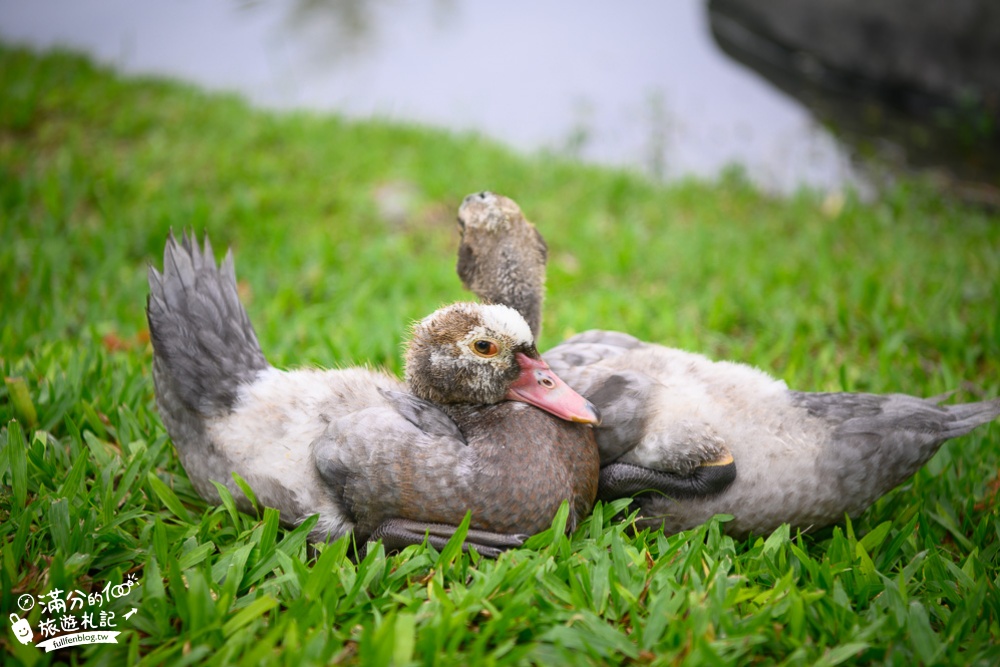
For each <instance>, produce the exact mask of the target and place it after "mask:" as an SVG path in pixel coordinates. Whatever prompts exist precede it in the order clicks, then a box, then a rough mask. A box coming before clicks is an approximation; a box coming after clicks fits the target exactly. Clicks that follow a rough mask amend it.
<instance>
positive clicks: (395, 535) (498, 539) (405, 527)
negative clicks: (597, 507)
mask: <svg viewBox="0 0 1000 667" xmlns="http://www.w3.org/2000/svg"><path fill="white" fill-rule="evenodd" d="M456 530H458V526H452V525H449V524H443V523H424V522H421V521H412V520H409V519H388V520H386V521H384V522H382V524H381V525H380V526H379V527H378V528H376V529H375V530H374V531H372V534H371V535H370V536H369V538H368V543H371V542H374V541H376V540H382V545H383V546H384V547H385V548H386V551H398V550H400V549H403V548H404V547H408V546H410V545H411V544H423V543H424V540H425V539H426V540H427V543H428V544H430V545H431V546H433V547H434V548H435V549H437V550H438V551H440V550H441V549H443V548H444V546H445V545H446V544H447V543H448V540H449V539H451V537H452V535H454V534H455V531H456ZM528 537H529V536H528V535H520V534H516V535H507V534H504V533H494V532H492V531H488V530H479V529H476V528H470V529H469V532H468V533H467V534H466V536H465V541H464V542H463V543H462V550H463V551H468V550H469V548H470V547H475V549H476V551H478V552H479V554H480V555H481V556H486V557H487V558H496V557H497V556H499V555H500V554H501V553H503V552H504V551H506V550H507V549H511V548H513V547H519V546H521V545H522V544H524V541H525V540H526V539H528ZM368 543H366V544H365V545H364V546H363V547H362V549H363V550H367V546H368ZM362 553H363V552H362ZM362 557H363V555H362Z"/></svg>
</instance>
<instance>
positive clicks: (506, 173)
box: [0, 48, 1000, 665]
mask: <svg viewBox="0 0 1000 667" xmlns="http://www.w3.org/2000/svg"><path fill="white" fill-rule="evenodd" d="M401 184H402V185H401ZM481 189H492V190H495V191H498V192H502V193H504V194H508V195H510V196H512V197H514V198H515V199H516V200H518V201H519V203H520V204H521V205H522V207H523V209H524V210H525V211H526V213H527V215H528V216H529V218H531V219H532V220H534V221H535V222H536V223H537V224H538V225H539V227H540V229H541V230H542V232H543V233H544V234H545V236H546V237H547V239H548V242H549V246H550V249H551V257H552V260H551V262H550V271H549V276H550V277H549V298H548V302H547V308H546V313H545V321H544V324H545V329H544V332H543V336H542V341H541V343H542V344H541V348H542V349H545V348H547V347H550V346H552V345H554V344H555V343H557V342H558V341H560V340H562V339H563V338H564V337H565V336H566V335H568V334H570V333H573V332H576V331H582V330H585V329H588V328H594V327H605V328H617V329H623V330H627V331H629V332H631V333H633V334H635V335H638V336H640V337H641V338H644V339H648V340H653V341H659V342H663V343H667V344H671V345H676V346H678V347H683V348H686V349H690V350H695V351H700V352H704V353H706V354H708V355H710V356H712V357H715V358H729V359H736V360H742V361H746V362H750V363H753V364H756V365H758V366H760V367H762V368H764V369H765V370H767V371H769V372H772V373H774V374H776V375H777V376H779V377H781V378H783V379H785V380H786V381H787V382H788V383H789V384H790V385H791V386H793V387H796V388H801V389H814V390H841V389H850V390H868V391H878V392H889V391H903V392H907V393H914V394H926V395H930V394H937V393H941V392H944V391H946V390H950V389H957V390H958V391H957V394H956V399H958V400H972V399H975V398H980V397H989V396H997V395H1000V301H998V299H1000V216H998V215H996V214H991V213H988V212H983V211H977V210H970V209H967V208H960V207H958V206H955V205H952V204H950V203H948V202H946V201H942V200H939V199H937V198H935V197H934V196H932V195H929V194H927V193H926V192H925V189H924V188H922V187H921V185H920V184H919V183H915V184H912V183H911V184H902V185H900V186H898V187H897V188H895V189H894V190H893V191H891V192H888V193H886V194H885V195H884V196H882V197H881V198H880V199H879V200H878V201H876V202H873V203H862V202H859V201H858V200H857V198H856V197H854V196H853V195H851V194H850V193H848V194H847V195H846V197H845V198H844V200H843V201H842V202H838V201H836V200H834V199H831V200H829V201H826V202H824V200H823V199H822V198H821V197H819V196H817V195H814V194H811V193H808V192H803V193H800V194H798V195H796V196H794V197H792V198H790V199H783V200H778V199H773V198H769V197H767V196H765V195H762V194H760V193H758V192H756V191H755V190H754V189H753V188H752V187H751V186H750V185H748V184H747V182H746V179H745V178H743V177H742V176H741V175H740V173H739V171H737V170H733V171H731V172H730V173H729V174H728V175H726V176H724V177H723V178H721V179H720V180H719V182H717V183H699V182H682V183H677V184H671V185H667V186H662V185H658V184H655V183H652V182H650V181H648V180H645V179H643V178H642V177H640V176H638V175H634V174H629V173H626V172H622V171H615V170H610V169H599V168H595V167H585V166H580V165H576V164H572V163H570V162H568V161H564V160H560V159H559V158H558V157H554V156H544V155H541V156H534V157H530V158H529V157H523V156H518V155H515V154H513V153H511V152H510V151H507V150H505V149H503V148H501V147H498V146H497V145H495V144H492V143H489V142H487V141H485V140H483V139H480V138H477V137H473V136H456V135H451V134H447V133H444V132H438V131H432V130H427V129H419V128H408V127H401V126H398V125H389V124H385V123H380V122H374V121H373V122H364V123H356V122H347V121H345V120H343V119H340V118H338V117H336V116H331V115H316V114H273V113H264V112H260V111H255V110H252V109H250V108H249V107H248V106H247V105H246V104H245V103H244V102H242V101H240V100H239V99H236V98H233V97H225V96H213V95H206V94H204V93H202V92H199V91H196V90H193V89H191V88H188V87H184V86H181V85H177V84H173V83H164V82H160V81H151V80H142V79H124V78H120V77H117V76H115V75H113V74H111V73H109V72H108V71H106V70H102V69H99V68H96V67H94V66H93V65H92V64H90V63H88V62H87V61H86V60H83V59H80V58H78V57H74V56H68V55H65V54H54V55H44V56H37V55H32V54H29V53H27V52H25V51H20V50H11V49H7V48H2V49H0V232H2V233H0V240H2V242H0V371H2V374H3V377H4V378H6V380H5V382H4V383H3V384H2V385H0V425H2V430H0V483H2V486H0V520H2V524H0V536H2V543H0V545H2V551H3V553H2V556H0V561H2V562H0V589H2V593H0V596H2V597H0V602H2V605H0V612H2V615H3V616H4V617H6V616H7V615H8V614H9V613H10V612H11V611H16V610H17V598H18V596H19V595H21V594H22V593H31V594H34V595H41V594H43V593H46V592H48V591H51V590H52V589H62V590H64V591H69V590H74V589H76V590H82V591H84V592H90V591H92V590H101V589H102V588H103V587H104V586H105V585H106V584H107V583H108V582H110V583H112V584H118V583H120V582H122V581H123V580H124V578H125V577H126V576H127V575H128V574H129V573H131V574H133V575H134V576H135V577H137V578H138V582H139V586H138V588H136V589H134V590H133V591H132V592H131V593H130V594H129V596H128V597H127V598H124V599H117V600H113V601H111V603H110V606H109V607H107V608H108V609H110V610H115V611H116V612H117V613H118V614H119V615H118V619H119V621H120V622H119V626H120V627H119V629H120V630H122V634H121V636H120V637H119V643H118V644H109V645H94V646H88V647H81V648H73V649H62V650H59V651H56V652H53V653H44V652H42V651H41V650H40V649H37V648H34V647H31V646H28V647H22V646H21V645H20V644H19V643H18V642H17V641H16V639H15V638H14V635H13V633H12V632H11V631H9V630H4V633H3V635H2V636H0V644H2V646H0V650H2V651H3V652H4V654H5V657H6V660H7V662H6V664H25V665H29V664H49V663H50V662H53V661H58V660H64V661H66V660H68V661H70V662H74V663H84V662H86V663H88V664H108V665H119V664H123V663H124V662H128V663H137V662H142V663H143V664H150V665H154V664H174V665H180V664H202V663H204V664H220V665H221V664H246V665H249V664H258V663H266V664H288V665H310V664H317V665H318V664H328V663H329V662H331V661H332V662H341V663H347V664H366V665H367V664H372V665H382V664H399V665H403V664H428V665H431V664H436V665H452V664H477V665H478V664H486V665H488V664H543V665H552V664H559V663H574V664H627V663H643V664H645V663H652V664H692V665H695V664H696V665H702V664H751V663H755V664H793V665H798V664H821V665H833V664H838V663H842V664H845V663H846V664H852V663H878V664H892V665H914V664H956V665H965V664H982V665H992V664H996V663H997V662H998V661H1000V648H998V645H1000V590H998V585H1000V554H998V552H1000V517H998V510H997V500H996V492H997V489H998V487H1000V475H998V468H1000V426H998V425H997V424H991V425H989V426H988V427H985V428H981V429H979V430H977V431H976V432H974V433H973V434H971V435H969V436H967V437H964V438H961V439H959V440H956V441H954V442H952V443H949V444H948V445H946V446H945V447H944V449H943V450H942V451H941V452H940V453H939V454H938V455H937V456H936V457H935V458H934V459H933V460H932V461H931V462H930V463H929V464H928V465H927V466H925V467H924V469H922V470H921V471H920V472H919V473H918V474H917V475H916V476H915V477H914V478H913V479H912V480H910V481H909V482H907V483H906V484H904V485H902V486H901V487H899V488H898V489H896V490H895V491H893V492H892V493H890V494H889V495H888V496H886V497H885V498H883V499H881V500H880V501H879V502H878V503H876V504H875V506H874V507H873V508H872V509H871V510H869V511H868V512H867V513H865V514H864V515H863V516H862V517H860V518H859V519H857V520H856V521H855V522H854V523H853V525H851V524H847V525H845V526H842V527H838V528H834V529H829V530H826V531H823V532H821V533H819V534H816V535H807V536H799V535H794V534H791V535H790V534H789V532H788V531H787V530H780V529H779V530H778V531H776V532H775V533H774V534H772V535H761V536H759V537H757V538H753V539H750V540H747V541H744V542H739V541H734V540H732V539H730V538H728V537H726V536H724V535H722V534H721V532H720V526H721V524H720V523H719V522H717V521H716V522H711V523H709V524H707V525H705V526H702V527H700V528H698V529H696V530H693V531H690V532H688V533H684V534H680V535H673V536H666V537H665V536H663V535H662V534H660V533H657V532H643V533H640V534H638V535H634V536H633V535H631V534H630V531H628V529H627V526H625V525H623V524H619V523H615V522H612V521H611V520H610V517H611V516H612V515H613V514H614V512H615V510H616V509H619V506H617V505H616V506H614V507H600V506H598V508H597V510H596V511H595V513H594V516H593V517H592V518H591V519H589V520H588V521H586V522H585V523H584V524H583V525H582V526H581V527H580V528H579V529H578V530H577V531H576V532H575V533H574V534H573V535H572V536H570V537H564V536H562V535H561V534H559V533H560V531H559V530H558V529H556V530H555V531H550V532H548V533H545V534H542V535H540V536H537V537H535V538H533V539H532V540H531V541H530V542H529V544H528V545H527V547H526V548H523V549H519V550H516V551H513V552H509V553H507V554H505V555H504V556H502V557H501V558H500V559H499V560H497V561H495V562H493V561H483V560H479V559H478V558H477V557H476V556H469V555H464V554H461V553H459V552H458V551H457V549H456V548H455V545H452V547H450V548H446V549H445V550H444V551H443V552H442V553H437V552H436V551H434V550H433V549H429V548H418V547H412V548H409V549H407V550H406V551H404V552H403V553H402V554H398V555H392V556H386V555H385V554H384V552H383V551H381V550H379V549H376V550H373V551H372V553H370V554H369V555H368V557H367V558H366V559H365V560H363V561H362V562H360V563H357V564H352V563H351V562H350V561H349V560H348V559H347V558H346V557H345V554H346V553H347V550H348V544H347V543H346V541H343V540H342V541H340V542H337V543H334V544H331V545H329V546H326V547H325V548H322V549H321V550H319V552H318V554H317V553H314V552H313V551H310V550H309V548H308V545H307V544H306V543H305V530H307V529H308V525H307V526H305V527H304V528H300V529H299V530H294V531H286V530H284V529H281V528H279V527H278V524H277V516H276V515H275V514H274V513H273V512H270V511H265V512H263V514H262V515H261V517H260V518H252V517H248V516H245V515H241V514H239V513H237V512H236V511H235V509H234V508H233V507H231V506H223V507H208V506H206V505H205V503H204V502H203V501H201V500H200V499H199V498H198V497H197V495H196V494H195V493H194V491H193V489H192V487H191V484H190V483H189V482H188V480H187V477H186V475H185V473H184V471H183V469H182V468H181V466H180V464H179V463H178V460H177V457H176V454H175V453H174V451H173V448H172V445H171V443H170V440H169V439H168V437H167V434H166V432H165V431H164V428H163V426H162V424H161V423H160V420H159V418H158V416H157V414H156V411H155V407H154V402H153V390H152V382H151V379H150V359H151V356H150V348H149V344H148V337H147V334H146V327H145V320H144V314H143V307H144V301H145V293H146V266H147V264H149V263H154V264H156V265H159V264H160V261H161V260H160V256H161V253H162V248H163V242H164V239H165V236H166V234H167V231H168V230H169V229H171V228H173V229H174V230H178V231H179V230H181V229H183V228H194V229H196V230H198V231H199V232H200V231H202V230H207V231H208V232H209V233H210V235H211V237H212V239H213V241H214V242H215V244H216V249H217V251H219V252H220V253H221V252H222V250H223V249H224V248H225V247H226V246H232V248H233V250H234V252H235V253H236V263H237V272H238V275H239V277H240V279H241V289H242V291H243V294H244V298H245V301H246V303H247V305H248V309H249V311H250V315H251V318H252V320H253V321H254V323H255V325H256V327H257V332H258V335H259V337H260V340H261V343H262V345H263V347H264V349H265V351H266V352H267V353H268V355H269V358H270V359H271V360H272V362H273V363H275V364H277V365H279V366H294V365H322V366H338V365H351V364H358V363H371V364H377V365H383V366H386V367H388V368H389V369H391V370H393V371H396V372H398V371H399V370H400V342H401V340H402V338H403V336H404V335H405V332H406V328H407V325H408V323H409V322H410V321H411V320H413V319H415V318H418V317H421V316H423V315H425V314H427V313H429V312H430V311H432V310H434V309H435V308H437V307H438V306H440V305H441V304H442V303H445V302H449V301H454V300H458V299H462V298H467V295H465V294H464V293H463V292H462V290H461V287H460V284H459V281H458V279H457V278H456V277H455V275H454V263H455V257H454V254H455V249H456V245H457V233H456V231H455V227H454V216H455V211H456V209H457V206H458V204H459V202H460V201H461V199H462V197H463V196H464V195H465V194H467V193H469V192H473V191H477V190H481ZM387 190H397V191H403V192H409V195H408V196H407V197H406V201H405V203H406V205H405V207H404V214H403V215H386V214H384V213H383V212H382V209H383V208H384V207H383V206H381V205H380V204H379V201H380V200H382V199H385V192H386V191H387ZM558 522H559V519H558V518H557V521H556V524H557V526H556V528H558ZM130 607H135V608H137V609H138V610H139V611H138V612H137V613H136V614H135V616H133V617H132V618H131V619H130V620H129V621H122V620H121V618H122V616H121V615H122V614H123V613H124V612H125V611H127V609H128V608H130ZM40 617H41V614H40V610H39V608H38V607H36V608H35V609H34V610H32V612H31V613H30V614H28V618H29V621H30V622H31V623H32V626H33V627H34V628H35V629H36V630H37V629H38V624H39V621H40ZM5 622H6V621H5ZM36 639H37V638H36Z"/></svg>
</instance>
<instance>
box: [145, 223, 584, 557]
mask: <svg viewBox="0 0 1000 667" xmlns="http://www.w3.org/2000/svg"><path fill="white" fill-rule="evenodd" d="M148 282H149V289H150V292H149V296H148V298H147V305H146V316H147V320H148V323H149V331H150V339H151V343H152V348H153V360H152V375H153V384H154V392H155V397H156V404H157V408H158V411H159V414H160V416H161V418H162V420H163V423H164V426H165V427H166V430H167V433H168V434H169V436H170V438H171V440H172V441H173V444H174V446H175V449H176V451H177V454H178V458H179V460H180V463H181V465H182V466H183V468H184V470H185V472H186V473H187V475H188V477H189V478H190V480H191V483H192V485H193V487H194V489H195V490H196V491H197V493H198V494H199V495H200V496H201V497H202V498H203V499H204V500H205V501H206V502H209V503H212V504H219V503H221V496H220V491H219V488H218V487H217V485H219V486H221V487H224V488H225V489H226V490H228V492H229V493H230V494H231V495H232V497H233V499H234V500H235V502H236V505H237V507H238V508H239V509H240V510H241V511H243V512H246V513H250V514H252V513H253V512H254V506H253V504H252V503H251V501H250V499H249V498H247V496H246V495H245V494H244V493H243V491H242V489H241V488H240V486H239V484H237V482H236V480H235V479H234V475H233V473H236V474H238V475H239V477H241V478H242V479H243V480H245V482H246V483H247V484H248V485H249V486H250V488H251V489H252V491H253V495H255V496H256V498H257V500H258V502H259V504H260V505H262V506H264V507H272V508H275V509H277V510H279V513H280V520H281V523H282V524H283V525H285V526H286V527H294V526H297V525H299V524H301V523H302V522H303V521H305V520H306V519H307V518H308V517H310V516H312V515H318V520H317V522H316V524H315V526H314V528H313V529H312V530H311V532H310V534H309V539H310V541H312V542H323V541H330V540H334V539H337V538H340V537H342V536H344V535H347V534H348V533H350V534H352V535H353V537H354V539H355V541H356V543H358V544H361V545H362V551H363V550H365V549H367V545H368V543H369V542H373V541H375V540H381V541H382V543H383V545H384V547H385V548H386V549H387V550H390V551H395V550H399V549H402V548H403V547H405V546H408V545H411V544H420V543H423V542H424V540H425V539H426V541H427V542H428V543H429V544H431V545H433V546H435V547H436V548H438V549H440V548H443V547H444V545H445V544H447V542H448V540H449V539H450V538H451V537H452V536H453V535H454V533H455V531H456V530H457V528H458V526H459V524H461V522H462V521H463V519H464V518H465V516H466V513H467V512H470V513H471V520H470V524H469V528H468V534H467V536H466V538H465V541H464V543H463V549H465V550H468V549H469V548H472V547H474V548H475V549H476V550H477V551H478V552H479V553H480V554H481V555H483V556H488V557H496V556H497V555H499V553H500V552H502V551H504V550H506V549H509V548H512V547H516V546H519V545H521V544H522V543H523V542H524V540H525V539H526V538H527V536H529V535H533V534H535V533H538V532H540V531H542V530H545V529H547V528H549V527H550V525H551V521H552V519H553V518H554V516H555V515H556V512H557V510H558V509H559V507H560V505H561V504H562V503H563V502H564V501H567V502H568V504H569V517H568V520H567V530H572V529H573V528H574V527H575V526H576V525H577V524H578V523H579V522H580V521H581V520H582V519H583V518H585V517H586V516H587V515H588V514H589V513H590V511H591V509H592V507H593V504H594V502H595V497H596V492H597V478H598V474H599V465H600V464H599V455H598V451H597V444H596V441H595V439H594V433H593V428H592V426H593V425H596V424H598V423H599V422H600V415H599V413H598V411H597V410H596V408H595V407H594V406H593V404H591V403H590V402H589V401H587V400H586V399H584V398H583V397H582V396H580V395H579V394H578V393H576V392H575V391H573V390H572V389H570V388H569V387H568V386H567V385H566V383H565V382H563V381H562V380H561V379H560V378H559V377H558V376H557V375H556V374H555V373H553V372H552V371H551V369H550V368H549V367H548V365H547V364H546V362H545V361H544V360H542V359H541V357H540V355H539V353H538V350H537V348H536V346H535V343H534V339H533V337H532V335H531V331H530V328H529V327H528V325H527V323H526V322H525V321H524V319H523V317H522V316H521V315H520V314H519V313H518V312H517V311H516V310H514V309H512V308H509V307H507V306H504V305H501V304H493V305H482V304H478V303H455V304H451V305H449V306H445V307H443V308H440V309H438V310H437V311H435V312H434V313H432V314H430V315H428V316H427V317H425V318H424V319H422V320H420V321H418V322H416V323H414V324H413V325H412V328H411V332H410V338H409V341H408V343H407V346H406V351H405V357H404V368H405V371H404V379H403V380H402V381H401V380H400V379H399V378H397V377H396V376H395V375H392V374H390V373H388V372H384V371H380V370H374V369H371V368H368V367H347V368H339V369H315V368H305V369H293V370H282V369H278V368H275V367H274V366H272V365H271V364H270V363H268V361H267V359H266V357H265V356H264V353H263V351H262V349H261V346H260V344H259V342H258V339H257V336H256V333H255V331H254V328H253V325H252V324H251V322H250V318H249V316H248V314H247V311H246V309H245V308H244V306H243V304H242V303H241V301H240V298H239V295H238V292H237V284H236V273H235V266H234V261H233V255H232V251H231V250H230V251H228V252H227V253H226V256H225V258H224V259H223V261H222V263H221V264H216V261H215V256H214V252H213V249H212V246H211V243H210V241H209V239H208V236H207V235H206V236H205V239H204V244H203V245H201V246H200V247H199V243H198V242H197V238H196V237H195V236H194V235H193V234H192V235H188V234H187V233H186V232H185V233H184V234H183V235H182V238H181V240H180V241H179V242H178V240H177V239H176V238H175V236H174V235H173V233H172V232H171V233H170V235H169V237H168V239H167V241H166V246H165V249H164V257H163V270H162V272H161V271H158V270H157V269H156V268H154V267H153V266H152V265H150V267H149V274H148Z"/></svg>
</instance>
